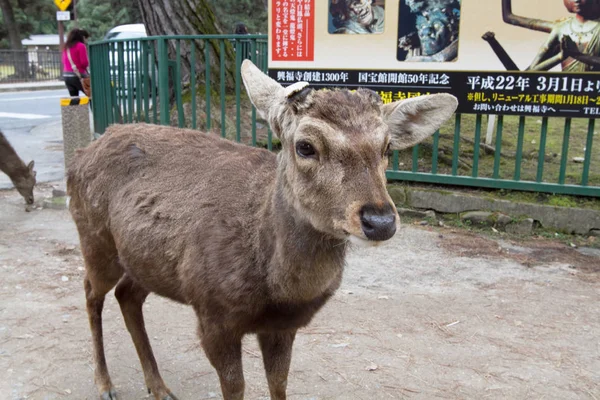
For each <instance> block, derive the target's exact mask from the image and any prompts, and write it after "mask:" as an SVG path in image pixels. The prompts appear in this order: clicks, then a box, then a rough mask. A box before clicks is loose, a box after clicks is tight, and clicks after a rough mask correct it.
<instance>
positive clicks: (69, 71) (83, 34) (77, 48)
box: [62, 28, 90, 97]
mask: <svg viewBox="0 0 600 400" xmlns="http://www.w3.org/2000/svg"><path fill="white" fill-rule="evenodd" d="M89 37H90V34H89V33H88V32H87V31H86V30H84V29H79V28H73V29H71V31H70V32H69V35H68V36H67V43H65V48H64V50H63V53H62V63H63V66H64V69H63V78H64V80H65V85H66V86H67V90H68V91H69V95H70V96H71V97H74V96H79V92H82V93H83V86H82V85H81V80H80V77H81V78H85V77H88V76H89V73H88V70H87V68H88V66H89V64H90V62H89V61H88V55H87V47H86V42H87V39H88V38H89ZM69 56H70V59H69ZM73 66H74V67H75V69H76V70H74V68H73ZM77 74H79V75H80V76H78V75H77Z"/></svg>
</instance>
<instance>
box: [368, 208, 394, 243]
mask: <svg viewBox="0 0 600 400" xmlns="http://www.w3.org/2000/svg"><path fill="white" fill-rule="evenodd" d="M360 224H361V227H362V230H363V232H364V233H365V235H366V236H367V239H369V240H377V241H382V240H388V239H390V238H391V237H392V236H394V233H396V213H395V212H394V209H393V208H392V205H391V204H389V203H388V204H386V205H385V206H383V207H377V206H375V205H373V204H367V205H365V206H363V208H362V209H361V210H360Z"/></svg>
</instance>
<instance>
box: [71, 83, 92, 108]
mask: <svg viewBox="0 0 600 400" xmlns="http://www.w3.org/2000/svg"><path fill="white" fill-rule="evenodd" d="M64 78H65V85H66V86H67V90H68V91H69V96H71V97H79V92H81V93H83V95H84V96H85V92H84V91H83V86H82V85H81V80H80V79H79V78H78V77H77V76H65V77H64ZM88 104H89V105H90V108H92V99H90V100H89V103H88Z"/></svg>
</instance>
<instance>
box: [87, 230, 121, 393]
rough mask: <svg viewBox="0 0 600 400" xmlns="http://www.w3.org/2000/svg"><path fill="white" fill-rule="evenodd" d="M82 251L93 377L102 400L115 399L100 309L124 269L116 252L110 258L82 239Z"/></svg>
mask: <svg viewBox="0 0 600 400" xmlns="http://www.w3.org/2000/svg"><path fill="white" fill-rule="evenodd" d="M81 251H82V254H83V257H84V260H85V266H86V276H85V278H84V282H83V285H84V288H85V298H86V306H87V312H88V318H89V322H90V330H91V331H92V342H93V347H94V361H95V364H96V368H95V371H94V378H95V379H94V380H95V382H96V387H97V388H98V392H99V393H100V398H101V399H102V400H116V399H117V395H116V392H115V388H114V386H113V385H112V382H111V380H110V376H109V374H108V368H107V366H106V357H105V355H104V340H103V336H102V308H103V307H104V298H105V297H106V293H108V292H109V291H110V290H111V289H112V288H113V287H114V286H115V285H116V284H117V282H118V281H119V278H120V277H121V275H122V274H123V272H122V269H121V266H120V265H119V263H118V261H117V257H116V255H115V256H114V257H109V256H107V254H106V253H105V252H104V251H103V250H102V249H99V248H96V249H95V248H94V247H93V246H90V245H86V243H85V241H84V240H82V246H81Z"/></svg>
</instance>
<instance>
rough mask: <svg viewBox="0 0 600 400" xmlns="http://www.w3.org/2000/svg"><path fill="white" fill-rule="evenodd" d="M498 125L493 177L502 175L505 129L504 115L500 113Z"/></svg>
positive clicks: (496, 177)
mask: <svg viewBox="0 0 600 400" xmlns="http://www.w3.org/2000/svg"><path fill="white" fill-rule="evenodd" d="M497 121H498V122H497V125H496V150H495V153H494V172H493V175H492V176H493V178H494V179H498V178H499V177H500V157H501V156H502V132H503V130H504V115H498V120H497Z"/></svg>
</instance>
